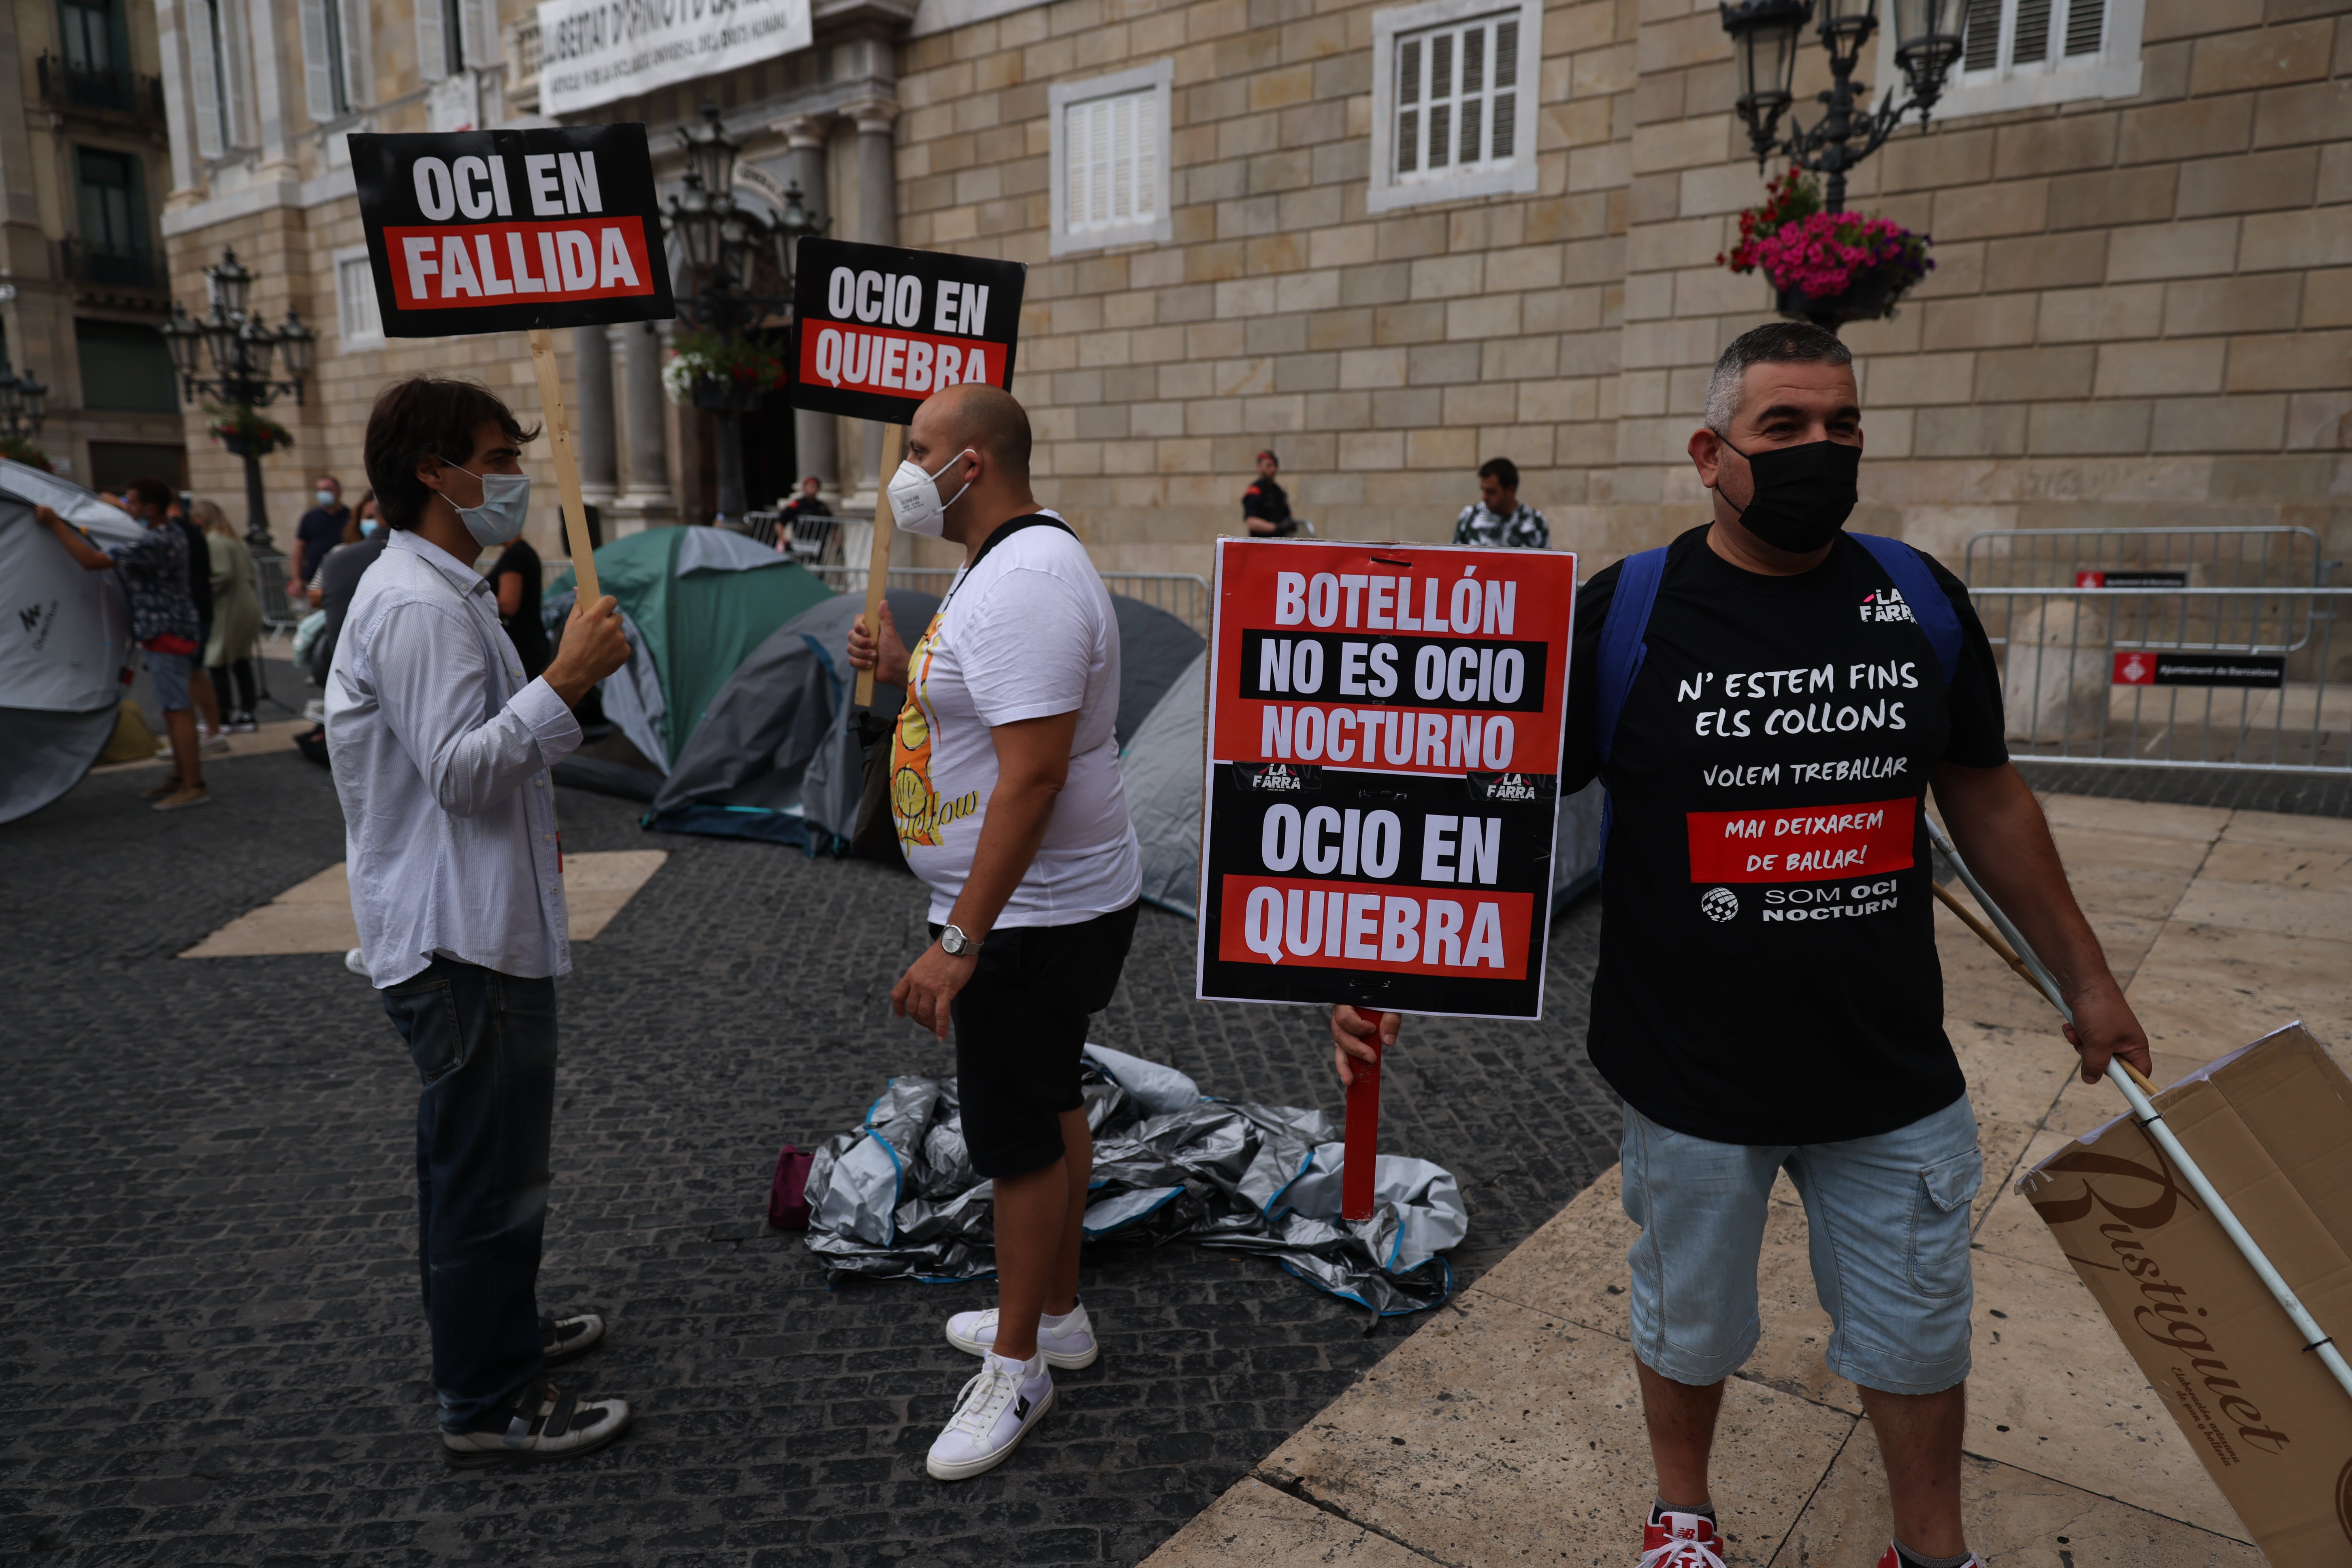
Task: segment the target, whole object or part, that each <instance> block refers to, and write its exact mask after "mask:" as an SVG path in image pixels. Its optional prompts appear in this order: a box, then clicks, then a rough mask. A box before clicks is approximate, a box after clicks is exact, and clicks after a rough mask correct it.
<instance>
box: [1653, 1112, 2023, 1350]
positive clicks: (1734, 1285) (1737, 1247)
mask: <svg viewBox="0 0 2352 1568" xmlns="http://www.w3.org/2000/svg"><path fill="white" fill-rule="evenodd" d="M1621 1152H1622V1161H1623V1166H1622V1175H1623V1178H1624V1184H1625V1214H1626V1216H1627V1217H1628V1218H1630V1219H1632V1220H1633V1223H1634V1224H1636V1225H1638V1226H1641V1227H1642V1239H1641V1240H1639V1241H1637V1242H1635V1243H1634V1244H1633V1250H1632V1251H1631V1252H1629V1253H1627V1254H1626V1260H1627V1261H1628V1262H1629V1263H1631V1264H1632V1265H1633V1302H1632V1305H1633V1353H1634V1354H1635V1355H1637V1356H1639V1357H1641V1359H1642V1363H1643V1365H1645V1366H1647V1367H1648V1368H1649V1369H1650V1370H1651V1371H1653V1372H1654V1373H1658V1374H1659V1375H1660V1376H1662V1377H1667V1378H1671V1379H1673V1380H1674V1381H1675V1382H1676V1383H1684V1384H1690V1385H1692V1386H1693V1387H1697V1388H1703V1387H1706V1385H1707V1384H1713V1383H1717V1382H1720V1381H1721V1380H1722V1379H1724V1378H1726V1377H1728V1376H1729V1375H1730V1374H1731V1373H1735V1372H1737V1371H1738V1370H1739V1368H1740V1366H1741V1364H1742V1363H1745V1362H1746V1361H1747V1360H1748V1356H1749V1354H1750V1353H1752V1352H1754V1351H1755V1349H1756V1342H1757V1339H1758V1337H1759V1335H1760V1333H1761V1332H1762V1322H1761V1321H1760V1320H1759V1317H1758V1316H1757V1310H1756V1265H1757V1261H1758V1258H1759V1256H1760V1255H1761V1253H1762V1250H1763V1244H1764V1221H1765V1215H1766V1209H1767V1205H1769V1202H1770V1200H1771V1195H1772V1179H1773V1177H1774V1175H1775V1174H1777V1173H1779V1172H1780V1171H1781V1170H1783V1169H1786V1170H1787V1171H1788V1173H1789V1180H1790V1182H1791V1183H1792V1184H1794V1185H1795V1186H1796V1189H1797V1195H1798V1197H1799V1198H1801V1199H1802V1200H1803V1202H1804V1205H1805V1226H1806V1237H1807V1246H1808V1250H1809V1251H1810V1253H1811V1261H1812V1266H1813V1289H1814V1291H1815V1293H1816V1294H1818V1295H1819V1296H1820V1297H1821V1302H1822V1310H1824V1311H1826V1312H1828V1313H1829V1315H1830V1322H1831V1325H1832V1327H1831V1331H1830V1342H1829V1346H1828V1349H1827V1351H1826V1352H1825V1353H1824V1354H1823V1355H1822V1361H1823V1362H1824V1363H1826V1364H1827V1365H1828V1367H1829V1369H1830V1370H1831V1371H1832V1372H1833V1373H1837V1374H1838V1375H1839V1376H1840V1377H1843V1378H1845V1379H1846V1380H1847V1381H1849V1382H1852V1383H1857V1384H1861V1385H1862V1386H1863V1387H1864V1388H1875V1389H1878V1390H1880V1391H1882V1392H1884V1393H1887V1394H1936V1393H1939V1392H1940V1391H1942V1390H1944V1389H1947V1388H1949V1387H1951V1386H1952V1385H1953V1384H1956V1383H1958V1382H1960V1381H1961V1380H1962V1379H1963V1378H1965V1377H1967V1376H1968V1375H1969V1308H1970V1306H1971V1305H1972V1303H1973V1301H1974V1300H1975V1292H1974V1288H1973V1284H1974V1282H1973V1281H1972V1280H1971V1279H1970V1278H1969V1202H1970V1200H1972V1199H1973V1198H1975V1196H1976V1195H1977V1189H1978V1186H1979V1184H1981V1183H1982V1181H1983V1178H1984V1160H1983V1158H1982V1157H1981V1156H1980V1155H1979V1153H1978V1152H1977V1118H1976V1112H1975V1111H1974V1110H1970V1109H1969V1101H1968V1097H1967V1096H1966V1095H1962V1096H1961V1097H1960V1098H1959V1099H1958V1100H1954V1101H1952V1103H1951V1104H1949V1105H1948V1106H1946V1107H1945V1108H1944V1109H1943V1110H1938V1111H1937V1112H1935V1113H1934V1114H1933V1115H1931V1116H1923V1117H1921V1118H1920V1119H1919V1120H1918V1121H1914V1122H1913V1123H1911V1124H1910V1125H1909V1126H1908V1127H1898V1128H1896V1129H1895V1131H1892V1132H1882V1133H1880V1134H1878V1135H1877V1136H1875V1137H1871V1138H1855V1139H1851V1140H1848V1141H1847V1142H1843V1143H1801V1144H1784V1145H1771V1144H1747V1143H1717V1142H1710V1141H1709V1140H1707V1139H1705V1138H1694V1137H1691V1136H1690V1135H1689V1134H1688V1133H1684V1132H1676V1131H1672V1130H1671V1129H1668V1128H1664V1127H1661V1126H1659V1125H1658V1124H1657V1123H1656V1122H1654V1121H1651V1120H1650V1119H1649V1118H1648V1117H1646V1116H1643V1114H1642V1113H1641V1112H1640V1111H1638V1110H1634V1109H1633V1107H1632V1106H1630V1105H1628V1106H1627V1107H1625V1136H1624V1142H1623V1144H1622V1151H1621Z"/></svg>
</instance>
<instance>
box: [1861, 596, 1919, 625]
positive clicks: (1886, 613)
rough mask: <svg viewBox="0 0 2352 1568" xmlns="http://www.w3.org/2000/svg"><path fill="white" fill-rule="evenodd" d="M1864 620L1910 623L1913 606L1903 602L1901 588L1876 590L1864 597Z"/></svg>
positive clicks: (1866, 621)
mask: <svg viewBox="0 0 2352 1568" xmlns="http://www.w3.org/2000/svg"><path fill="white" fill-rule="evenodd" d="M1862 618H1863V620H1864V622H1865V623H1868V622H1874V621H1908V620H1910V619H1911V618H1912V616H1911V606H1910V605H1906V604H1905V603H1904V602H1903V591H1902V590H1901V589H1899V588H1874V589H1872V590H1871V591H1870V592H1869V593H1867V594H1864V595H1863V596H1862Z"/></svg>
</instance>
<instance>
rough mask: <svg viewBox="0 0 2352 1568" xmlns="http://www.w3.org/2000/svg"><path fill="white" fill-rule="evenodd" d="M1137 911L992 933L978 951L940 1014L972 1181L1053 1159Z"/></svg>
mask: <svg viewBox="0 0 2352 1568" xmlns="http://www.w3.org/2000/svg"><path fill="white" fill-rule="evenodd" d="M1138 908H1139V905H1137V904H1129V905H1128V906H1127V908H1125V909H1123V910H1117V911H1116V912H1114V913H1111V914H1107V915H1097V916H1095V917H1094V919H1092V920H1088V921H1079V922H1077V923H1076V924H1075V925H1066V926H1004V927H1000V928H999V929H997V930H995V931H991V932H989V933H988V937H987V940H985V941H984V942H982V943H981V944H980V964H979V967H978V968H976V969H974V970H973V971H972V975H971V984H967V985H966V986H965V987H964V988H963V989H962V990H961V991H959V992H957V993H956V999H955V1001H954V1003H953V1004H952V1005H950V1007H949V1009H948V1011H949V1014H950V1016H951V1017H953V1018H954V1020H955V1042H956V1092H957V1095H958V1097H959V1098H960V1100H961V1104H962V1110H963V1141H964V1146H965V1148H966V1149H968V1150H969V1151H970V1152H971V1167H972V1169H973V1170H975V1171H977V1172H978V1173H980V1174H982V1175H983V1176H1018V1175H1023V1174H1024V1173H1028V1172H1030V1171H1038V1170H1043V1169H1044V1168H1045V1167H1046V1166H1047V1165H1050V1164H1052V1163H1054V1162H1055V1161H1056V1160H1058V1159H1060V1158H1061V1157H1062V1124H1061V1114H1062V1112H1064V1111H1066V1110H1077V1109H1078V1107H1079V1106H1081V1105H1083V1104H1085V1103H1086V1101H1085V1099H1084V1097H1083V1096H1081V1095H1080V1094H1079V1092H1078V1072H1079V1068H1078V1053H1079V1052H1080V1051H1082V1050H1084V1049H1085V1048H1086V1043H1087V1018H1088V1017H1089V1016H1092V1015H1093V1014H1096V1013H1099V1012H1101V1011H1102V1010H1103V1008H1104V1007H1106V1006H1108V1005H1109V1004H1110V997H1111V993H1112V992H1114V991H1116V990H1118V975H1119V971H1120V970H1121V969H1122V968H1124V967H1125V966H1126V964H1127V949H1128V944H1129V943H1130V942H1133V941H1134V940H1135V915H1136V910H1137V909H1138ZM939 932H940V928H939V927H938V926H933V927H932V928H931V934H932V935H933V936H937V935H938V934H939Z"/></svg>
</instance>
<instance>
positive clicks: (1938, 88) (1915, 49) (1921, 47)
mask: <svg viewBox="0 0 2352 1568" xmlns="http://www.w3.org/2000/svg"><path fill="white" fill-rule="evenodd" d="M1962 5H1963V0H1895V64H1896V65H1899V66H1901V67H1902V68H1903V79H1904V80H1905V81H1906V82H1907V83H1908V84H1909V85H1910V88H1911V96H1912V98H1913V99H1915V100H1917V102H1918V105H1919V119H1920V121H1921V122H1922V123H1925V122H1926V121H1927V111H1928V110H1932V109H1933V108H1935V107H1936V100H1937V99H1938V98H1941V97H1942V96H1943V95H1944V78H1945V77H1946V76H1947V75H1948V74H1949V73H1950V71H1951V68H1952V67H1953V66H1954V65H1955V64H1957V63H1958V60H1959V58H1960V32H1961V26H1962V17H1963V16H1964V12H1963V10H1962Z"/></svg>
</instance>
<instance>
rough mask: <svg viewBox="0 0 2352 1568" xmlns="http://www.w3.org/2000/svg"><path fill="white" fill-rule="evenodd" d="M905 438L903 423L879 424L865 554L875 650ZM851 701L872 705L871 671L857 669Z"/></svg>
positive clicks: (868, 610)
mask: <svg viewBox="0 0 2352 1568" xmlns="http://www.w3.org/2000/svg"><path fill="white" fill-rule="evenodd" d="M906 441H907V427H906V426H903V425H885V426H882V471H881V472H880V473H879V474H877V475H876V476H875V478H876V479H877V486H876V490H875V496H874V547H873V548H872V549H871V550H869V551H867V552H866V630H868V631H870V632H872V633H873V634H874V646H875V649H876V651H877V653H878V652H879V651H880V649H881V646H882V590H883V589H884V588H886V587H887V586H889V584H890V536H891V535H892V534H893V533H895V532H897V531H898V524H897V522H896V521H894V520H893V519H892V518H891V516H890V476H891V475H892V474H895V473H897V472H898V454H899V453H900V452H901V451H903V450H904V449H905V447H906ZM854 700H855V701H856V704H857V706H858V707H860V708H870V707H872V706H873V705H874V672H873V671H872V670H870V669H861V670H859V671H858V672H857V690H856V694H855V697H854Z"/></svg>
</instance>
